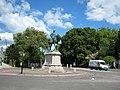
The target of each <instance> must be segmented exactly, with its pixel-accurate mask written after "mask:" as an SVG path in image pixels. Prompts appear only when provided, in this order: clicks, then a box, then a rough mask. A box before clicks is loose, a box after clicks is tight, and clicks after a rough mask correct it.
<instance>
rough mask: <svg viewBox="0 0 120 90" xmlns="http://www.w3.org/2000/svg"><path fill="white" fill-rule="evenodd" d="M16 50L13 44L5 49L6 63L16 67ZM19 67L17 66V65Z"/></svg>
mask: <svg viewBox="0 0 120 90" xmlns="http://www.w3.org/2000/svg"><path fill="white" fill-rule="evenodd" d="M17 50H18V49H17V48H16V46H15V44H12V45H10V46H9V47H8V48H7V49H6V56H7V59H8V61H9V62H10V61H11V62H12V63H11V65H12V66H13V65H16V64H17V62H16V61H18V60H19V58H18V57H19V53H18V51H17ZM17 66H19V65H17Z"/></svg>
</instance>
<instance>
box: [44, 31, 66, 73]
mask: <svg viewBox="0 0 120 90" xmlns="http://www.w3.org/2000/svg"><path fill="white" fill-rule="evenodd" d="M50 36H51V38H50V39H49V41H48V43H49V49H48V51H47V52H45V62H44V64H43V67H42V68H43V69H45V68H46V69H48V71H49V72H64V69H63V67H62V64H61V53H60V52H59V51H58V48H57V44H58V42H59V41H60V40H61V37H60V35H59V34H55V31H53V33H51V35H50ZM52 45H54V49H53V50H52V48H51V47H52Z"/></svg>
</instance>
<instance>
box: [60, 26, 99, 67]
mask: <svg viewBox="0 0 120 90" xmlns="http://www.w3.org/2000/svg"><path fill="white" fill-rule="evenodd" d="M97 49H98V47H97V41H96V30H95V29H92V28H89V27H88V28H73V29H72V30H70V31H68V32H67V33H66V34H65V35H64V36H63V37H62V44H61V45H60V48H59V50H60V52H61V53H62V63H64V64H67V63H68V64H73V62H75V63H76V64H77V66H80V65H82V66H85V65H87V64H86V63H87V60H85V57H86V56H87V55H89V54H92V53H96V52H97Z"/></svg>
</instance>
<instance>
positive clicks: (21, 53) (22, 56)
mask: <svg viewBox="0 0 120 90" xmlns="http://www.w3.org/2000/svg"><path fill="white" fill-rule="evenodd" d="M19 54H20V56H21V59H20V67H21V71H20V74H23V59H24V56H25V54H24V53H23V52H19Z"/></svg>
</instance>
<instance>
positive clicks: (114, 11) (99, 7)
mask: <svg viewBox="0 0 120 90" xmlns="http://www.w3.org/2000/svg"><path fill="white" fill-rule="evenodd" d="M119 4H120V0H90V1H89V2H88V3H87V11H86V13H85V14H86V15H87V19H88V20H94V21H102V20H106V21H107V22H109V23H111V24H120V5H119Z"/></svg>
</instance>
